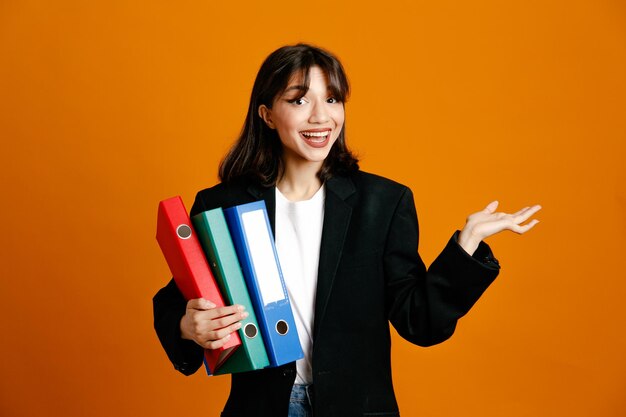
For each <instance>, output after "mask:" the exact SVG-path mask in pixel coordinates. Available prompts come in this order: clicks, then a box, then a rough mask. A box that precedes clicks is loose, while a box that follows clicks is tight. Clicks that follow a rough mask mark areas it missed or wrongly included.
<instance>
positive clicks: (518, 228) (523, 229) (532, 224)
mask: <svg viewBox="0 0 626 417" xmlns="http://www.w3.org/2000/svg"><path fill="white" fill-rule="evenodd" d="M537 223H539V220H537V219H533V220H532V221H530V222H529V223H528V224H525V225H523V226H520V225H517V226H516V227H515V228H512V229H511V230H512V231H513V232H515V233H518V234H520V235H522V234H524V233H526V232H528V231H529V230H530V229H532V228H533V227H535V225H536V224H537Z"/></svg>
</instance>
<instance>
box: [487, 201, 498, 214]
mask: <svg viewBox="0 0 626 417" xmlns="http://www.w3.org/2000/svg"><path fill="white" fill-rule="evenodd" d="M498 204H499V203H498V200H495V201H492V202H491V203H489V204H487V207H485V209H484V211H485V212H486V213H489V214H491V213H493V212H494V211H496V209H497V208H498Z"/></svg>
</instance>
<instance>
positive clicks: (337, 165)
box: [219, 43, 359, 187]
mask: <svg viewBox="0 0 626 417" xmlns="http://www.w3.org/2000/svg"><path fill="white" fill-rule="evenodd" d="M313 66H317V67H319V68H320V69H321V70H322V72H324V74H325V75H326V77H327V79H328V84H329V89H330V90H331V92H332V93H333V95H334V96H335V98H336V99H337V100H339V101H341V102H342V103H344V104H345V102H346V100H347V98H348V96H349V93H350V86H349V84H348V78H347V77H346V74H345V72H344V69H343V66H342V65H341V63H340V62H339V60H338V59H337V58H336V57H334V56H333V55H332V54H331V53H329V52H327V51H325V50H323V49H320V48H317V47H314V46H311V45H307V44H302V43H300V44H297V45H292V46H283V47H282V48H280V49H277V50H276V51H274V52H272V53H271V54H270V55H269V56H268V57H267V58H266V59H265V61H264V62H263V64H262V65H261V68H260V69H259V72H258V74H257V76H256V80H255V81H254V86H253V88H252V94H251V96H250V104H249V106H248V114H247V115H246V120H245V122H244V125H243V128H242V130H241V134H240V135H239V138H238V139H237V141H236V142H235V143H234V144H233V146H232V147H231V148H230V150H229V151H228V153H227V154H226V156H225V157H224V159H223V160H222V162H221V163H220V167H219V176H220V180H221V181H222V182H226V183H228V182H232V181H234V180H237V179H246V180H251V181H255V182H257V183H259V184H261V185H263V186H267V187H270V186H274V185H276V182H277V181H278V180H279V179H280V177H281V175H282V174H283V171H284V166H283V160H282V152H283V149H282V143H281V141H280V138H279V137H278V133H277V132H276V131H275V130H273V129H270V128H269V127H268V126H267V125H266V124H265V122H264V121H263V120H262V119H261V117H260V116H259V114H258V110H259V106H261V105H262V104H264V105H265V106H267V107H268V108H270V109H271V108H272V104H273V102H274V99H275V98H276V97H277V96H279V95H280V94H282V93H283V92H284V91H285V89H286V88H287V86H288V83H289V80H290V79H291V78H292V77H293V76H294V75H300V76H301V77H302V80H303V85H304V86H305V90H304V91H303V92H302V93H301V94H302V96H304V95H305V94H306V92H307V90H308V87H309V84H310V79H309V70H310V69H311V67H313ZM345 132H346V127H345V123H344V126H343V129H341V132H340V133H339V136H338V137H337V140H336V141H335V143H334V144H333V146H332V148H331V150H330V152H329V154H328V156H327V157H326V159H325V160H324V162H323V164H322V168H321V169H320V171H319V172H318V173H317V175H318V177H319V178H320V180H322V181H326V180H327V179H329V178H331V177H332V176H333V175H336V174H347V173H349V172H352V171H355V170H357V169H358V168H359V165H358V159H357V158H356V157H355V156H354V155H353V154H352V153H351V152H350V150H349V149H348V147H347V146H346V133H345Z"/></svg>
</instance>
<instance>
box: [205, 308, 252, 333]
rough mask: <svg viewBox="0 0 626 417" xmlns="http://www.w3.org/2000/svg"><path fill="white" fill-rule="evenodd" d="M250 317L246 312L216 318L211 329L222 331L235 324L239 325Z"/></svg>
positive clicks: (212, 321)
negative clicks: (238, 323)
mask: <svg viewBox="0 0 626 417" xmlns="http://www.w3.org/2000/svg"><path fill="white" fill-rule="evenodd" d="M246 317H248V313H247V312H245V311H242V312H237V313H235V314H230V315H228V316H223V317H220V318H216V319H213V320H211V328H212V330H217V329H222V328H224V327H226V326H230V325H231V324H233V323H237V322H239V321H240V320H243V319H245V318H246Z"/></svg>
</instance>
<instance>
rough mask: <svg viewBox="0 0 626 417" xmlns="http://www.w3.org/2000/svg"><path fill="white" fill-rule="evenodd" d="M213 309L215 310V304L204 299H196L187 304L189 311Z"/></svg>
mask: <svg viewBox="0 0 626 417" xmlns="http://www.w3.org/2000/svg"><path fill="white" fill-rule="evenodd" d="M211 308H215V304H213V303H212V302H211V301H209V300H206V299H204V298H194V299H192V300H189V301H188V302H187V309H193V310H209V309H211Z"/></svg>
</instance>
